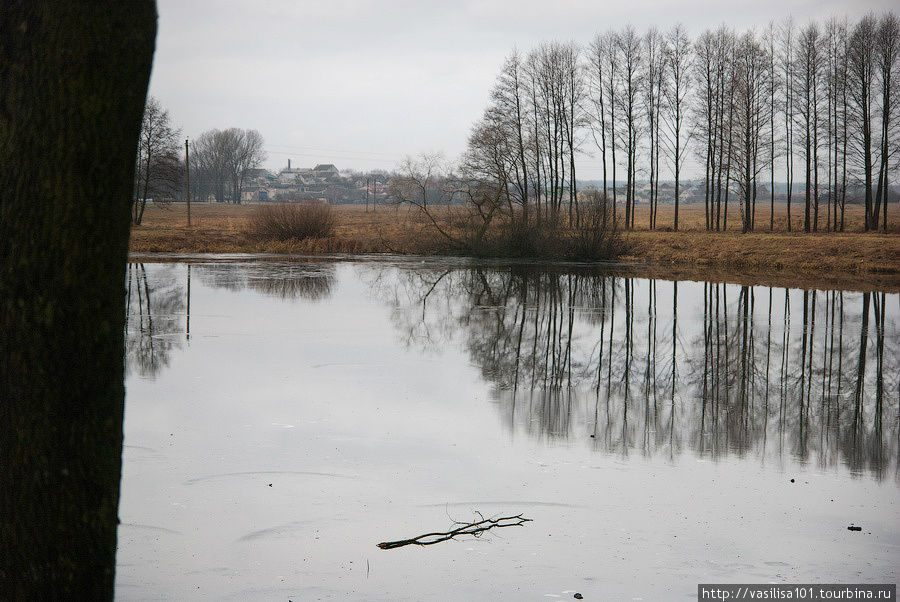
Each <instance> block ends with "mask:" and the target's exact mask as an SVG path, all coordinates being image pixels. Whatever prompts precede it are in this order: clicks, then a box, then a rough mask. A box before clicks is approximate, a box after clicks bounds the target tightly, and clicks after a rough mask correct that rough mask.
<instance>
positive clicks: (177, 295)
mask: <svg viewBox="0 0 900 602" xmlns="http://www.w3.org/2000/svg"><path fill="white" fill-rule="evenodd" d="M192 270H193V275H194V277H195V278H197V277H199V279H200V281H201V282H202V283H203V284H206V285H208V286H212V287H214V288H222V289H227V290H230V291H235V292H236V291H241V290H245V289H251V290H255V291H259V292H262V293H264V294H266V295H271V296H274V297H279V298H281V299H306V300H311V301H318V300H321V299H325V298H327V297H328V296H329V295H331V290H332V288H333V286H334V266H333V265H332V264H307V263H292V264H281V263H264V264H240V263H238V264H199V265H191V264H187V265H174V264H169V265H166V264H162V265H160V264H157V265H151V266H150V269H148V268H147V267H146V266H145V265H144V264H142V263H131V264H129V265H128V271H127V280H126V287H125V294H126V298H125V308H126V309H125V311H126V318H127V319H126V324H125V346H126V367H127V370H129V371H131V370H134V369H137V370H138V372H139V374H140V375H141V376H146V377H155V376H157V375H158V374H159V372H160V370H162V369H163V368H165V367H166V366H168V365H169V362H170V359H171V355H172V353H173V351H175V350H177V349H180V348H181V346H182V345H183V343H184V341H185V340H188V339H189V338H190V332H191V326H190V325H191V311H190V309H191V273H192Z"/></svg>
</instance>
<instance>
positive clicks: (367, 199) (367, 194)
mask: <svg viewBox="0 0 900 602" xmlns="http://www.w3.org/2000/svg"><path fill="white" fill-rule="evenodd" d="M368 212H369V178H366V213H368Z"/></svg>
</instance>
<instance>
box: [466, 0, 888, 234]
mask: <svg viewBox="0 0 900 602" xmlns="http://www.w3.org/2000/svg"><path fill="white" fill-rule="evenodd" d="M898 55H900V20H898V18H897V16H896V15H895V14H893V13H887V14H883V15H881V16H876V15H871V14H870V15H867V16H865V17H863V18H862V19H860V20H859V21H857V22H850V21H849V20H847V19H846V18H836V17H835V18H831V19H829V20H827V21H825V22H811V23H809V24H806V25H804V26H802V27H800V26H798V25H796V24H795V23H794V22H793V21H792V20H790V19H789V20H786V21H783V22H781V23H770V24H769V25H767V26H766V27H764V28H762V29H751V30H748V31H744V32H738V31H735V30H733V29H730V28H728V27H724V26H723V27H720V28H718V29H715V30H713V29H709V30H706V31H704V32H702V33H701V34H700V35H698V36H696V37H695V38H693V39H692V38H691V37H690V36H689V35H688V34H687V32H686V30H685V28H684V27H683V26H681V25H675V26H673V27H672V28H671V29H670V30H668V31H666V32H661V31H658V30H657V29H650V30H648V31H646V32H645V33H643V34H639V33H638V32H637V31H635V29H634V28H632V27H631V26H628V27H625V28H623V29H621V30H618V31H608V32H605V33H600V34H597V35H596V37H595V38H594V39H593V41H592V42H591V43H590V44H588V45H587V46H580V45H578V44H575V43H560V42H550V43H545V44H542V45H541V46H539V47H537V48H535V49H533V50H531V51H530V52H528V53H525V54H523V53H520V52H518V51H513V53H512V54H510V55H509V57H508V58H507V59H506V61H505V63H504V65H503V68H502V70H501V72H500V75H499V76H498V78H497V81H496V83H495V85H494V88H493V91H492V95H491V100H490V104H489V106H488V107H487V109H486V110H485V112H484V115H483V117H482V118H481V119H480V120H479V121H478V122H477V123H476V124H475V126H474V127H473V130H472V133H471V135H470V138H469V144H468V150H467V152H466V155H465V157H464V159H463V162H462V163H463V164H462V165H461V170H462V172H463V173H465V174H466V175H467V176H468V177H469V178H470V179H472V178H477V179H479V180H480V181H483V182H487V183H491V184H493V185H494V186H496V187H498V189H500V190H502V191H503V195H504V196H505V198H506V201H507V202H508V203H509V204H510V205H514V206H517V207H519V210H520V211H521V213H522V214H523V215H524V217H525V219H536V220H538V221H539V220H540V219H541V218H542V216H551V215H552V216H556V215H560V214H565V213H567V217H568V221H569V223H570V224H577V223H578V222H579V220H580V216H579V211H580V209H579V202H578V200H579V190H578V182H577V180H576V156H577V155H578V153H579V152H581V151H582V150H583V147H585V146H586V145H587V142H588V141H590V142H591V143H592V144H595V145H596V148H597V151H598V153H597V154H598V160H599V163H600V166H602V170H603V178H602V184H601V189H602V192H603V193H604V194H605V195H606V198H607V199H608V201H609V202H611V203H612V204H613V206H615V207H617V208H618V209H619V211H617V212H615V216H616V217H615V219H616V220H617V223H619V224H620V225H622V226H624V227H625V228H633V227H634V226H635V223H634V219H635V211H634V204H635V199H636V183H637V182H638V179H639V178H640V179H641V180H643V181H645V182H646V181H649V191H646V192H645V193H644V194H642V197H643V198H645V199H646V200H647V201H648V202H649V203H650V208H651V210H650V217H649V220H650V222H649V226H650V228H651V229H652V228H656V227H658V226H662V225H663V224H657V213H656V207H657V204H658V202H659V199H660V191H661V189H662V187H661V186H660V173H661V172H662V171H663V170H665V171H666V173H667V174H672V176H673V177H674V188H673V189H672V190H668V191H666V194H668V195H671V197H672V200H674V202H675V215H674V224H672V225H673V226H674V228H675V229H677V228H678V203H679V199H680V196H681V185H682V181H681V180H682V169H683V166H684V163H685V161H686V159H687V158H688V157H689V156H691V155H693V157H694V158H695V159H696V160H697V161H698V162H699V164H700V165H702V166H703V174H704V175H703V185H702V188H701V190H702V191H703V195H704V203H705V206H706V228H707V229H709V230H720V229H724V228H725V227H726V226H727V221H728V209H729V200H731V201H734V202H736V203H737V214H736V215H735V214H734V211H735V209H734V208H732V215H733V217H732V219H740V220H741V224H742V229H743V231H745V232H747V231H750V230H753V229H755V228H757V227H758V226H759V225H763V227H764V226H765V222H768V227H769V228H770V229H771V228H773V227H774V203H775V194H776V192H775V190H776V179H775V178H776V172H778V176H779V179H780V180H781V181H782V182H786V185H785V187H784V192H783V197H784V199H785V200H786V201H787V204H788V228H789V229H792V228H793V229H801V228H802V229H803V230H805V231H807V232H810V231H817V230H823V229H825V230H843V228H844V207H845V204H846V202H847V200H848V190H850V189H851V187H859V189H860V192H861V196H862V200H863V201H864V203H865V208H866V213H865V229H866V230H872V229H877V228H879V227H880V228H885V229H886V228H887V198H888V188H889V182H890V178H891V177H892V176H893V175H895V174H896V172H897V167H898V152H897V150H898V142H900V139H898V135H897V134H898V132H897V129H898V128H897V119H896V113H897V111H898V106H900V103H898V102H897V100H898V99H897V96H898V92H897V86H896V84H895V81H896V80H897V78H898V75H900V74H898ZM798 170H799V172H798ZM623 183H624V184H623ZM801 183H802V185H801ZM666 188H668V187H666ZM763 189H764V192H765V194H766V197H767V198H766V197H764V196H762V194H761V192H763ZM779 196H781V195H779ZM664 200H665V199H664ZM758 201H761V203H764V204H768V205H769V211H765V213H766V214H767V215H765V216H764V217H763V216H762V214H763V211H764V209H761V210H760V214H761V215H760V218H759V220H758V219H757V204H758ZM766 201H768V202H766ZM792 204H799V205H800V206H799V207H797V206H795V205H792ZM623 206H624V213H623V215H620V213H622V211H621V209H622V207H623ZM763 206H764V205H763ZM792 207H793V208H792ZM529 216H533V217H531V218H529ZM623 220H624V221H623ZM801 222H802V223H801ZM665 225H666V226H668V224H665Z"/></svg>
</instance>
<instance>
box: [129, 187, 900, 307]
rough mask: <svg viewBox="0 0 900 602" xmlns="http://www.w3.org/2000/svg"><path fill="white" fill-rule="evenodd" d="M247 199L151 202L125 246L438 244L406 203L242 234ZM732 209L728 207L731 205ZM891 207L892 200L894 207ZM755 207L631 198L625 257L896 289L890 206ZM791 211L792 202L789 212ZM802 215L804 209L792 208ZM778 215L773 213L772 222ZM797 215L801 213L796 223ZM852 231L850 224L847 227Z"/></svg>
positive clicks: (895, 236)
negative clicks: (824, 211)
mask: <svg viewBox="0 0 900 602" xmlns="http://www.w3.org/2000/svg"><path fill="white" fill-rule="evenodd" d="M253 209H254V206H252V205H250V206H248V205H238V206H235V205H223V204H194V205H193V206H192V218H193V219H192V222H193V223H192V226H191V227H190V228H188V227H187V225H186V214H185V206H184V205H183V204H173V205H171V206H169V207H168V208H167V207H159V206H150V207H148V208H147V212H146V213H145V216H144V224H142V225H141V226H138V227H135V228H133V230H132V237H131V250H132V251H133V252H174V253H229V252H243V253H288V254H323V253H415V254H426V255H427V254H434V253H440V252H443V251H444V247H443V245H442V242H441V240H439V239H438V238H437V237H436V236H435V235H434V233H433V232H432V231H431V229H430V228H429V225H428V223H427V220H426V218H424V217H423V216H421V215H420V214H419V213H417V212H415V211H411V210H409V209H408V208H405V207H382V206H379V207H378V208H377V209H376V210H375V211H372V210H371V209H370V210H369V211H368V212H367V211H366V210H365V208H364V207H361V206H336V207H335V213H336V218H337V219H336V224H335V233H334V235H333V236H331V237H328V238H324V239H322V238H320V239H307V240H301V241H298V240H287V241H267V240H258V239H257V238H255V237H253V236H251V235H250V234H249V231H250V223H249V220H250V216H251V214H252V212H253ZM729 209H730V210H732V211H733V210H734V209H735V207H730V208H729ZM784 209H785V207H784V205H783V204H780V205H776V224H779V223H781V224H783V223H784V222H785V221H786V220H785V219H784V218H785V211H784ZM892 209H894V207H892ZM759 211H760V210H759V209H758V210H757V231H756V232H755V233H751V234H745V235H742V234H740V231H739V225H740V224H739V216H738V214H737V212H734V215H729V226H730V227H729V229H728V231H727V232H706V231H705V230H704V229H703V221H704V213H703V207H702V205H701V206H697V205H688V206H685V207H682V208H681V211H680V220H679V221H680V222H681V228H680V230H679V232H665V231H659V230H658V231H655V232H650V231H647V230H646V229H642V227H643V228H646V223H647V218H648V214H647V208H646V207H644V206H638V213H637V215H636V218H635V222H636V224H635V225H636V226H637V231H635V232H629V233H626V234H625V236H624V238H625V242H626V243H628V244H629V245H630V246H631V250H630V251H629V252H628V254H627V256H626V257H625V259H628V260H633V261H637V262H641V263H645V264H648V265H649V266H655V268H654V269H663V270H664V271H666V272H667V273H675V272H678V273H681V274H682V275H683V276H684V277H691V275H693V276H694V277H696V278H698V279H700V278H703V277H704V276H706V275H708V274H710V273H713V272H717V271H718V272H725V273H729V272H730V273H734V274H737V273H739V272H745V273H751V272H752V273H755V274H757V275H756V276H754V278H756V279H757V280H759V279H760V278H761V276H762V275H764V274H774V273H775V272H778V274H779V278H781V279H782V280H787V281H791V280H797V279H801V278H805V279H807V281H815V282H823V283H824V282H835V283H839V282H842V281H845V280H846V281H854V282H856V283H859V282H863V281H865V282H869V283H874V285H875V286H878V287H881V288H887V289H891V290H896V289H898V288H900V227H898V223H900V220H898V219H897V214H898V213H900V210H898V209H894V210H893V211H892V213H891V214H889V217H890V221H889V224H888V225H889V232H888V233H883V232H869V233H862V232H859V231H858V230H861V229H862V208H861V207H860V206H858V205H853V206H848V210H847V216H846V220H847V229H848V230H851V231H849V232H847V233H823V232H820V233H818V234H804V233H797V232H793V233H787V232H784V231H780V232H779V231H776V232H774V233H769V232H768V231H767V230H768V223H769V220H768V209H767V208H766V209H765V210H764V211H763V212H762V213H760V212H759ZM672 213H673V207H671V206H668V205H664V206H661V207H660V210H659V217H658V222H657V223H658V225H659V226H660V227H666V226H669V225H670V224H671V217H672ZM792 213H793V211H792ZM796 216H799V217H800V218H801V219H802V213H797V214H796ZM779 220H781V221H779ZM795 223H796V222H795ZM801 223H802V222H801ZM852 230H857V231H855V232H854V231H852Z"/></svg>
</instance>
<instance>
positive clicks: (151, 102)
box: [131, 96, 183, 225]
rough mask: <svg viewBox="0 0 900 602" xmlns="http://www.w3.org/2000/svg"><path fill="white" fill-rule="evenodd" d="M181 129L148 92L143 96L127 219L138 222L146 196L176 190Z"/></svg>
mask: <svg viewBox="0 0 900 602" xmlns="http://www.w3.org/2000/svg"><path fill="white" fill-rule="evenodd" d="M180 137H181V130H179V129H177V128H175V127H174V126H173V125H172V121H171V119H170V118H169V111H167V110H166V109H164V108H163V106H162V105H161V104H160V103H159V101H158V100H157V99H155V98H153V97H152V96H151V97H149V98H148V99H147V104H146V105H145V107H144V117H143V120H142V121H141V136H140V139H139V141H138V152H137V159H136V161H135V182H134V197H133V199H132V205H131V221H132V223H134V224H135V225H140V223H141V220H142V218H143V217H144V209H145V208H146V206H147V199H148V198H151V197H155V198H158V197H159V196H161V195H162V196H168V195H172V194H174V193H176V192H177V191H178V190H179V187H180V185H181V178H182V173H183V170H182V167H181V159H180V157H179V152H180V149H181V145H180Z"/></svg>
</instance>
